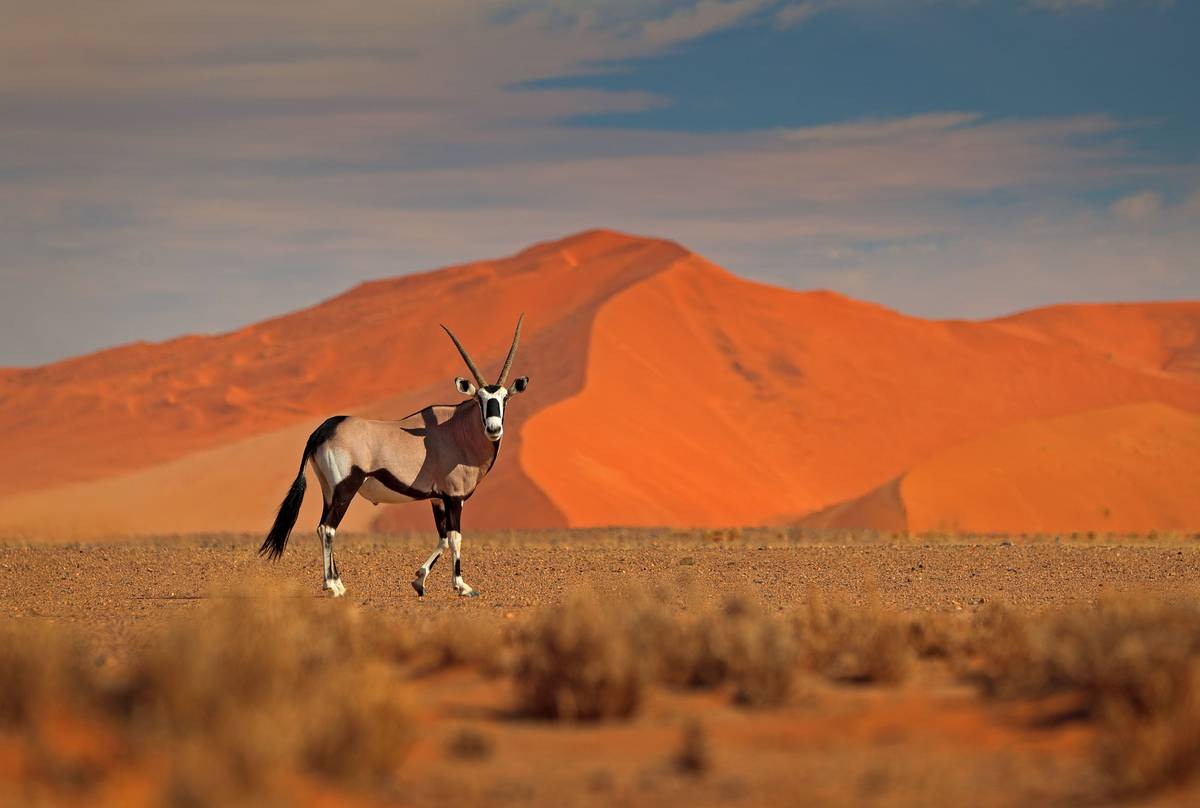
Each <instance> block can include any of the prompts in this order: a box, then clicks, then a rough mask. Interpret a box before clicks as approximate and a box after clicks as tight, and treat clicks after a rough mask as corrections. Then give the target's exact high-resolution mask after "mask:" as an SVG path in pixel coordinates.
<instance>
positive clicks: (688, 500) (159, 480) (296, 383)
mask: <svg viewBox="0 0 1200 808" xmlns="http://www.w3.org/2000/svg"><path fill="white" fill-rule="evenodd" d="M521 311H524V312H526V326H525V332H524V335H523V339H522V346H521V352H520V357H519V359H518V365H517V368H516V369H517V371H518V372H520V373H526V374H528V375H529V376H530V377H531V378H532V380H533V382H532V384H531V386H530V390H529V392H528V393H527V394H526V395H525V396H523V397H522V398H521V399H518V400H517V401H516V402H515V403H514V405H513V409H512V411H511V414H510V424H509V431H508V433H507V435H508V436H507V437H506V438H505V442H504V447H503V449H502V451H501V460H500V462H499V463H498V465H497V468H496V471H495V472H493V475H492V477H490V478H489V480H488V482H487V483H485V485H484V486H483V487H482V488H481V489H480V492H479V494H478V495H477V496H476V497H475V498H473V499H472V501H471V506H470V508H469V510H468V511H467V517H466V519H467V522H468V528H470V527H491V526H512V527H538V526H562V525H572V526H587V525H601V524H614V523H616V524H638V525H646V524H672V525H728V524H743V523H756V522H765V521H776V520H783V519H789V518H793V517H795V516H796V515H797V514H804V513H809V512H814V511H818V510H821V509H825V508H828V507H830V506H831V505H833V504H834V503H839V502H842V503H847V507H848V506H849V503H850V502H851V501H855V499H856V498H858V497H860V496H862V495H863V494H864V492H869V491H873V490H874V489H876V488H878V487H879V486H881V485H884V484H886V483H887V482H888V481H889V480H897V479H899V478H900V477H901V476H902V475H904V474H905V473H906V472H908V471H909V470H910V469H914V468H916V467H918V466H919V465H920V464H921V463H923V462H924V461H926V460H928V459H929V458H932V457H935V456H937V455H938V454H939V453H940V452H944V451H947V450H950V449H951V448H952V447H955V446H960V445H964V444H966V443H967V442H968V441H971V440H972V439H974V438H976V437H979V436H982V435H987V434H990V433H994V432H996V431H997V430H1001V429H1003V428H1004V427H1007V426H1010V425H1013V424H1016V423H1019V422H1024V421H1029V420H1033V419H1047V418H1057V417H1060V416H1066V415H1071V414H1075V413H1080V412H1083V411H1088V410H1096V409H1101V408H1112V407H1117V406H1119V405H1125V404H1139V403H1145V402H1159V403H1162V404H1165V405H1169V406H1170V407H1173V408H1175V410H1178V411H1181V412H1183V413H1190V412H1200V372H1197V371H1198V369H1200V362H1198V361H1197V355H1198V352H1200V349H1198V348H1197V345H1200V303H1179V304H1127V305H1112V306H1063V307H1054V308H1050V309H1044V310H1039V311H1034V312H1026V313H1023V314H1020V315H1015V316H1013V317H1009V318H1004V319H1001V320H996V321H990V322H932V321H926V320H921V319H918V318H913V317H906V316H904V315H901V314H899V313H896V312H893V311H890V310H887V309H884V308H882V307H879V306H876V305H872V304H867V303H862V302H858V301H854V300H850V299H848V298H844V297H841V296H839V295H835V294H831V293H826V292H809V293H797V292H791V291H787V290H783V289H778V288H774V287H769V286H763V285H760V284H755V283H750V282H747V281H744V280H741V279H739V278H737V277H735V276H733V275H730V274H728V273H727V272H725V271H724V270H722V269H720V268H719V267H716V266H715V265H713V264H711V263H709V262H707V261H705V260H704V259H703V258H701V257H699V256H696V255H694V254H691V253H689V252H688V251H686V250H685V249H683V248H682V247H680V246H678V245H676V244H674V243H671V242H666V241H661V240H654V239H644V238H637V237H633V236H627V235H622V234H618V233H612V232H607V231H590V232H587V233H582V234H579V235H576V236H572V237H570V238H567V239H564V240H562V241H558V242H553V243H546V244H540V245H537V246H534V247H532V248H530V249H528V250H525V251H523V252H521V253H518V254H517V255H515V256H512V257H511V258H507V259H503V260H497V261H485V262H480V263H475V264H468V265H463V266H457V267H451V268H448V269H444V270H440V271H436V272H429V273H425V274H421V275H410V276H405V277H400V278H395V279H390V280H384V281H377V282H373V283H368V284H364V285H362V286H359V287H357V288H355V289H353V290H351V291H349V292H347V293H346V294H343V295H340V296H338V297H336V298H333V299H331V300H329V301H326V302H325V303H322V304H320V305H318V306H314V307H313V308H310V309H306V310H303V311H300V312H296V313H294V314H290V315H287V316H284V317H280V318H276V319H273V320H269V321H265V322H263V323H259V324H256V325H252V326H248V327H246V328H243V329H240V330H238V331H235V332H232V333H229V334H222V335H217V336H208V337H198V336H192V337H184V338H180V339H177V340H171V341H169V342H165V343H160V344H136V345H130V346H125V347H122V348H117V349H113V350H109V351H102V352H100V353H96V354H92V355H89V356H84V357H79V358H75V359H70V360H67V361H64V362H59V363H55V364H52V365H48V366H45V367H41V368H33V369H27V370H8V371H5V372H3V373H0V424H3V425H4V426H5V433H6V436H8V443H7V444H6V445H7V448H8V449H9V453H8V458H7V459H8V461H9V462H8V463H6V464H5V466H4V467H3V468H0V532H6V533H14V532H16V533H22V534H33V535H37V534H42V533H56V534H59V535H61V534H68V535H78V536H92V535H106V534H110V533H123V532H163V531H192V530H221V529H225V530H262V529H263V528H264V527H265V526H266V525H267V523H269V521H270V518H271V515H272V513H273V510H274V507H275V506H276V505H277V503H278V500H279V498H280V497H281V496H282V494H283V491H284V489H285V488H286V485H287V481H288V480H289V479H290V478H291V476H292V475H293V474H294V473H295V472H294V469H295V466H296V463H297V462H298V459H299V453H300V450H301V447H302V445H303V442H304V438H305V437H306V436H307V434H308V432H309V431H310V430H311V429H312V428H313V427H314V426H315V425H316V424H317V423H319V422H320V421H321V420H322V419H323V418H324V417H325V416H327V415H330V414H334V413H337V412H350V413H358V414H367V415H371V416H374V417H400V416H403V415H405V414H407V413H409V412H411V411H413V410H416V409H418V408H419V407H420V406H422V405H424V404H427V403H433V402H450V401H455V400H457V393H456V392H455V391H454V389H453V386H452V383H451V380H452V379H453V377H454V376H456V375H462V374H463V373H464V372H465V369H464V368H463V367H462V366H461V362H460V360H459V359H458V356H457V354H456V353H455V352H454V349H453V347H452V346H451V345H450V343H449V341H448V340H447V339H446V338H445V336H444V335H443V334H442V333H441V331H440V329H438V327H437V323H438V322H440V321H443V320H444V321H446V322H447V324H449V325H450V326H451V327H453V328H454V329H455V331H456V332H457V333H458V334H459V336H460V337H461V338H462V339H463V341H464V342H465V343H466V345H467V346H468V348H469V349H471V350H472V352H473V353H474V354H475V358H476V359H477V361H478V362H479V363H480V364H481V365H483V366H485V367H486V368H488V369H490V370H491V371H492V372H494V369H495V368H496V366H497V365H498V364H499V361H500V359H501V358H502V354H503V352H504V351H505V350H506V348H507V346H508V340H509V337H510V335H511V329H512V325H513V323H514V321H515V319H516V315H517V313H518V312H521ZM1172 423H1174V422H1172ZM1189 451H1191V452H1192V454H1191V457H1192V458H1196V459H1200V457H1197V454H1196V451H1195V449H1194V448H1193V449H1191V450H1189ZM313 499H315V497H312V496H310V500H313ZM951 499H953V496H951ZM872 502H875V506H876V507H874V508H873V509H868V511H863V507H864V506H863V504H862V503H861V502H860V503H858V504H857V505H855V508H857V511H856V512H857V513H858V514H859V518H861V519H862V520H863V522H864V524H871V525H875V526H885V527H886V526H889V525H887V524H885V523H886V522H887V520H888V519H893V520H894V518H895V515H896V512H897V511H896V508H895V507H894V506H893V504H889V503H888V502H887V501H886V499H885V500H883V501H878V502H877V501H875V500H872ZM314 505H315V503H314V502H311V501H310V502H309V503H307V505H306V507H307V509H308V510H307V511H306V513H305V515H304V516H303V517H302V518H303V520H304V523H305V524H311V522H312V521H313V520H314V519H315V512H316V511H315V508H314ZM930 507H947V506H945V505H944V504H941V505H936V506H930ZM871 513H874V514H875V515H874V516H871V517H870V518H868V515H869V514H871ZM1173 513H1174V511H1168V510H1161V511H1154V510H1153V509H1150V510H1146V511H1144V512H1138V515H1137V516H1136V517H1135V516H1130V517H1129V519H1130V520H1131V521H1130V524H1131V525H1134V526H1135V527H1137V528H1138V529H1152V528H1155V527H1164V526H1166V524H1167V523H1166V522H1165V521H1163V520H1168V519H1169V518H1174V517H1173V515H1172V514H1173ZM1021 519H1022V521H1021V523H1020V529H1026V530H1036V529H1041V528H1043V527H1045V526H1046V525H1049V524H1051V523H1054V524H1057V522H1054V521H1053V520H1054V519H1057V516H1056V515H1055V513H1052V512H1047V513H1044V514H1043V513H1041V512H1035V511H1028V512H1024V515H1023V516H1022V517H1021ZM1139 520H1140V521H1139ZM429 523H431V520H430V518H429V514H428V509H427V508H426V507H425V506H422V505H408V506H402V507H392V508H385V507H381V508H378V509H373V508H370V507H368V504H367V503H366V502H365V501H358V502H356V503H355V505H354V506H353V507H352V508H351V509H350V514H349V516H348V519H347V522H346V526H347V527H367V526H374V527H376V528H399V527H411V526H416V527H421V528H423V529H424V528H425V527H426V526H427V524H429ZM1081 529H1084V528H1081Z"/></svg>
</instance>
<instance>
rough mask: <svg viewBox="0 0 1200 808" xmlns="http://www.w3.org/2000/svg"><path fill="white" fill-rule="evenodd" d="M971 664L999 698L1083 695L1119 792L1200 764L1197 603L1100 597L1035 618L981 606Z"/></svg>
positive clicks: (1102, 760) (1193, 770)
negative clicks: (1089, 604)
mask: <svg viewBox="0 0 1200 808" xmlns="http://www.w3.org/2000/svg"><path fill="white" fill-rule="evenodd" d="M975 652H976V654H977V655H978V664H977V666H976V667H975V669H974V672H973V673H972V676H973V678H974V679H975V680H976V681H978V682H979V684H980V686H981V687H982V688H983V690H984V692H985V693H987V694H988V695H991V696H993V697H999V698H1044V697H1048V696H1053V695H1057V694H1070V695H1074V696H1077V697H1078V700H1077V702H1076V703H1074V704H1073V709H1074V710H1075V711H1076V712H1077V713H1078V714H1079V715H1080V717H1083V718H1087V719H1091V720H1093V721H1095V722H1096V723H1097V725H1098V728H1099V734H1098V738H1097V742H1096V756H1097V764H1098V769H1099V771H1101V772H1103V773H1104V774H1105V775H1106V776H1107V778H1108V779H1109V782H1110V784H1111V786H1112V787H1113V789H1114V790H1115V791H1116V792H1118V793H1142V792H1147V791H1152V790H1154V789H1156V788H1159V787H1161V786H1167V785H1172V784H1177V783H1180V782H1183V781H1186V780H1188V779H1190V778H1192V777H1194V776H1195V775H1196V774H1197V773H1198V772H1200V609H1198V608H1197V607H1196V606H1195V605H1192V604H1177V603H1164V602H1161V601H1150V602H1139V601H1132V600H1125V601H1111V602H1106V603H1102V604H1101V605H1099V606H1098V607H1096V608H1076V609H1071V610H1067V611H1063V612H1059V613H1054V614H1049V615H1044V616H1042V617H1039V618H1031V617H1029V616H1027V615H1023V614H1020V613H1018V612H1015V611H1013V610H1011V609H1007V608H993V609H989V610H986V611H985V612H983V613H982V614H981V615H980V619H979V621H978V628H977V635H976V638H975Z"/></svg>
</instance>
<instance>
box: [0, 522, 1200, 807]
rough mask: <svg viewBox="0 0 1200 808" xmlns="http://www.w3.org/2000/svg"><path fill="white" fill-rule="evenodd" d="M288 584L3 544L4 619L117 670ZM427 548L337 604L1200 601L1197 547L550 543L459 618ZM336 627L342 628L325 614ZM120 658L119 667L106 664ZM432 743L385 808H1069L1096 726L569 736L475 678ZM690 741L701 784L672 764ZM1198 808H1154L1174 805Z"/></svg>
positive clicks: (928, 722)
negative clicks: (419, 575) (190, 628)
mask: <svg viewBox="0 0 1200 808" xmlns="http://www.w3.org/2000/svg"><path fill="white" fill-rule="evenodd" d="M293 540H294V544H293V545H292V546H290V547H289V549H288V551H287V553H286V554H285V556H284V558H283V559H282V560H281V561H280V562H279V563H277V564H274V565H272V564H268V563H266V562H264V561H261V560H260V559H258V558H257V557H256V556H255V554H254V550H255V548H256V546H257V539H256V538H254V537H249V536H228V537H207V538H187V539H178V538H176V539H168V538H164V539H155V540H147V541H137V542H131V543H123V544H104V545H87V544H64V545H46V544H37V545H25V544H18V543H8V544H0V570H2V571H3V573H4V579H5V586H4V587H3V591H2V594H0V608H2V610H3V611H2V614H3V619H4V620H12V621H31V622H35V623H55V624H67V625H70V626H73V627H75V628H76V629H77V630H78V631H79V632H81V633H82V634H83V635H84V636H85V637H86V638H87V639H88V641H89V643H90V644H91V645H92V647H93V648H94V649H95V653H96V660H97V664H101V665H103V664H109V662H115V663H118V664H119V661H120V659H121V657H122V656H123V655H125V654H127V653H128V652H129V651H130V649H131V648H133V647H135V646H136V645H137V644H138V643H144V642H149V641H150V640H151V638H152V637H153V629H154V628H156V627H158V626H160V625H162V624H163V623H164V622H166V621H167V620H168V619H170V618H173V617H179V616H187V615H195V616H197V617H198V616H199V615H201V614H203V612H202V609H203V607H204V606H205V604H206V603H208V602H210V601H211V600H212V599H214V598H237V599H245V600H246V604H247V608H252V606H253V603H254V600H255V599H256V598H257V597H259V596H260V595H261V593H262V592H263V591H264V590H266V589H268V588H271V586H272V585H273V584H275V583H279V582H282V583H284V584H285V585H287V584H293V585H295V586H296V587H297V590H298V591H299V592H300V593H301V594H299V595H297V596H296V597H299V598H306V597H309V596H310V595H309V594H304V593H311V597H313V598H319V597H321V594H320V590H319V579H320V557H319V550H318V546H317V543H316V540H315V539H314V538H312V537H309V536H306V535H303V536H297V537H293ZM432 543H433V542H432V541H431V540H430V538H429V537H426V536H421V537H401V538H390V537H375V536H351V537H344V538H343V537H339V541H338V548H337V555H338V563H339V566H340V567H341V571H342V579H343V582H344V583H345V585H346V587H347V590H348V596H347V599H346V601H344V602H345V603H347V604H349V605H357V606H359V607H363V608H367V609H373V610H379V611H381V612H384V613H386V614H387V615H388V616H390V617H395V618H397V619H399V620H400V621H401V622H402V623H412V624H416V623H420V622H423V621H431V620H439V619H442V618H445V617H446V616H447V615H448V614H449V613H451V612H454V613H455V614H456V615H458V616H462V615H463V613H464V612H466V613H474V614H476V615H478V617H479V619H480V620H481V621H485V622H486V623H487V624H488V625H492V624H494V625H496V626H497V630H500V631H502V630H504V627H505V626H508V625H517V624H519V623H520V622H521V621H524V620H526V619H528V618H529V617H531V616H532V615H533V614H534V613H535V612H536V610H538V609H539V608H541V607H545V606H551V605H553V604H555V603H557V602H559V601H560V600H561V599H562V598H563V597H564V596H565V595H566V594H568V593H570V592H571V591H573V590H575V589H577V588H579V587H586V588H590V589H591V590H593V591H594V592H596V593H597V594H599V595H601V596H602V597H604V596H611V597H614V598H615V597H620V596H621V593H623V592H626V591H628V589H629V587H630V586H631V585H633V586H636V587H642V588H645V589H646V590H647V591H648V592H651V593H653V596H654V597H655V598H657V599H658V601H659V602H660V603H661V604H662V608H663V609H667V610H682V609H685V608H695V606H696V605H697V599H699V601H701V602H703V601H715V600H718V599H721V598H723V597H725V596H727V595H729V594H731V593H739V594H744V595H749V596H750V597H752V598H755V599H757V600H759V601H760V602H762V603H763V604H764V605H766V606H768V607H769V608H772V609H780V610H790V609H794V608H798V607H801V606H803V604H805V603H806V602H807V601H808V599H809V598H810V597H813V596H814V595H818V596H820V597H821V598H824V599H826V600H836V601H845V602H849V603H863V602H866V601H869V600H872V599H877V600H878V602H879V604H880V605H881V606H882V607H883V608H885V609H888V610H897V611H901V612H906V613H912V612H926V611H946V612H957V611H960V610H961V611H965V612H969V611H971V610H974V609H978V608H980V607H981V606H982V605H984V604H986V603H989V602H992V601H1001V602H1004V603H1008V604H1012V605H1015V606H1017V607H1019V608H1021V609H1028V610H1035V611H1036V610H1042V609H1047V608H1053V607H1057V606H1061V605H1067V604H1077V603H1081V602H1082V603H1086V602H1091V601H1094V600H1096V599H1098V598H1103V597H1105V596H1110V595H1117V594H1130V593H1147V594H1154V595H1159V596H1166V597H1170V598H1174V597H1178V598H1187V599H1195V598H1196V597H1197V595H1200V583H1198V582H1200V542H1196V541H1195V540H1194V539H1189V538H1179V539H1170V540H1162V541H1160V542H1158V543H1148V542H1142V543H1137V544H1134V543H1126V544H1115V543H1102V542H1101V541H1099V540H1097V541H1096V542H1092V543H1088V542H1086V541H1084V542H1079V543H1071V542H1067V543H1061V544H1056V543H1054V542H1053V540H1051V541H1031V542H1029V543H1023V542H1022V541H1021V540H1014V541H1013V542H1009V541H1007V540H1005V541H1002V540H1000V539H980V540H978V541H974V542H971V541H965V542H950V541H938V542H929V543H925V542H922V541H920V540H897V541H888V540H886V539H874V540H864V541H857V540H856V541H854V542H853V543H841V544H833V543H821V542H814V541H809V540H796V539H792V538H789V537H788V536H787V535H785V534H777V533H773V532H770V531H762V532H746V533H741V534H736V535H734V536H728V535H725V534H720V533H699V532H697V533H679V534H668V533H645V532H643V533H640V534H639V533H627V532H605V531H599V532H574V533H572V532H557V533H545V534H526V535H516V536H514V535H505V534H487V535H474V536H467V537H466V539H465V540H464V552H465V567H464V571H465V576H466V578H467V580H468V581H470V582H471V583H472V584H473V585H475V586H476V587H477V588H478V589H479V590H480V591H481V593H482V595H481V596H480V597H478V598H475V599H461V598H458V597H455V596H454V595H453V594H452V592H451V588H450V569H449V565H448V564H443V565H439V566H438V567H437V568H435V570H434V574H433V579H434V583H433V586H432V587H431V591H430V594H429V595H428V596H427V597H425V598H424V599H418V598H417V597H416V596H415V594H414V593H413V591H412V590H411V589H410V588H409V585H408V580H409V578H410V577H411V573H412V570H413V569H414V568H415V567H416V566H417V565H418V564H419V563H420V562H421V561H422V560H423V559H424V557H425V556H426V555H427V553H428V551H429V549H430V548H431V546H432ZM329 607H330V608H334V607H340V605H339V604H330V606H329ZM110 657H111V660H110ZM411 687H412V692H413V699H414V704H416V705H417V715H418V721H419V727H418V731H419V740H418V741H417V743H416V745H415V746H414V747H413V748H412V750H411V751H410V752H409V754H408V757H407V759H406V760H405V762H404V763H403V766H402V771H401V776H400V779H399V782H398V787H397V791H396V792H395V793H394V795H393V797H394V800H395V801H396V802H398V803H402V804H418V803H425V804H429V803H431V802H434V801H445V800H449V799H453V800H454V801H455V802H458V801H461V800H467V801H470V802H474V801H481V800H482V801H487V802H489V803H500V804H531V803H539V804H547V803H551V802H553V803H565V804H596V805H607V804H616V805H651V804H755V805H757V804H767V803H772V804H796V803H797V802H799V801H804V802H806V803H807V804H818V805H820V804H931V803H932V804H972V805H1014V804H1048V803H1078V802H1081V801H1082V802H1087V801H1092V800H1093V799H1094V798H1095V797H1094V795H1095V794H1096V793H1097V792H1096V784H1095V782H1094V778H1095V774H1094V772H1093V770H1092V768H1091V767H1090V764H1089V763H1088V759H1087V754H1086V750H1087V748H1088V743H1089V741H1090V738H1091V730H1090V728H1089V727H1088V725H1086V724H1084V723H1080V722H1070V721H1066V722H1063V721H1053V722H1051V721H1045V720H1042V718H1041V717H1040V716H1041V715H1042V712H1044V711H1041V708H1040V707H1039V706H1038V705H1029V704H1003V703H994V702H987V701H984V700H982V699H980V698H979V696H978V695H977V694H976V693H975V691H974V690H972V689H971V688H969V687H967V686H965V685H963V684H961V683H960V682H958V681H956V680H955V678H954V677H953V676H951V675H950V673H949V671H947V670H945V669H943V668H942V667H940V665H939V663H936V662H923V663H921V665H920V666H919V668H918V670H917V671H916V672H915V673H914V674H913V675H912V676H911V677H910V678H909V679H908V680H907V681H906V682H905V683H904V684H902V685H899V686H893V687H874V686H872V687H861V686H858V687H854V686H835V685H831V684H828V683H825V682H818V681H815V680H814V681H811V682H807V683H806V684H805V685H804V686H803V687H801V688H800V693H799V695H798V696H797V697H796V698H795V699H794V700H793V702H792V703H789V704H787V705H786V706H784V707H778V708H772V709H768V710H758V711H751V710H745V709H741V708H738V707H736V706H735V705H734V704H733V703H732V701H731V699H730V695H729V693H728V692H724V691H712V692H676V691H670V690H666V689H655V690H654V691H653V693H652V694H651V697H650V700H649V702H648V703H647V705H646V706H645V708H644V709H643V710H642V711H641V712H640V713H639V714H638V715H637V716H636V717H635V718H634V719H633V720H632V721H630V722H625V723H622V722H616V723H604V724H600V725H586V726H571V725H564V724H557V723H546V722H536V721H530V720H526V719H521V718H518V717H516V716H515V715H514V714H513V711H512V704H513V699H512V692H511V689H510V688H511V682H510V680H509V679H508V678H506V677H492V676H489V675H487V674H486V673H484V672H480V671H478V670H475V669H471V668H451V669H449V670H445V669H442V670H436V671H429V672H426V673H417V674H415V675H414V678H413V679H412V680H411ZM693 726H699V727H700V728H701V729H700V730H699V732H700V734H701V736H702V738H703V746H704V748H705V750H706V753H707V756H708V759H709V761H710V762H709V764H708V765H707V767H706V768H705V770H704V771H703V772H700V773H698V774H689V773H687V772H684V771H681V770H680V768H679V767H678V766H677V765H676V762H675V761H676V758H677V757H678V755H679V751H680V749H681V747H682V744H683V737H684V735H685V733H686V732H688V727H693ZM1194 796H1196V795H1195V794H1179V793H1171V794H1166V795H1162V796H1160V798H1159V799H1160V801H1162V802H1164V803H1175V802H1178V803H1184V802H1187V801H1188V798H1189V797H1194ZM305 799H309V800H310V801H311V802H312V804H318V803H322V804H339V803H345V804H356V803H358V804H376V803H375V802H373V801H374V800H376V799H377V795H373V796H372V797H370V798H367V797H362V798H361V799H360V798H359V797H358V796H356V795H354V794H339V795H329V794H325V795H323V796H321V795H318V796H313V795H308V796H307V797H305Z"/></svg>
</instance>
